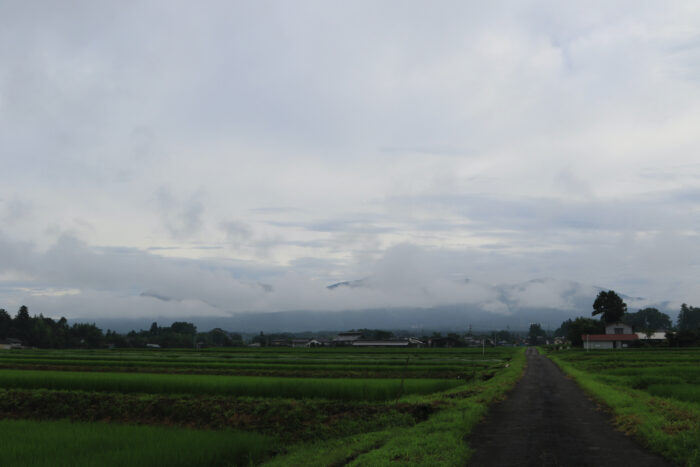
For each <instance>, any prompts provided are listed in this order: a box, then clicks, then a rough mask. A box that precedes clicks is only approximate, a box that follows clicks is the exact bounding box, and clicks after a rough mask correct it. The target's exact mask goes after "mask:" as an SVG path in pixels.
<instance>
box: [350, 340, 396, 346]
mask: <svg viewBox="0 0 700 467" xmlns="http://www.w3.org/2000/svg"><path fill="white" fill-rule="evenodd" d="M352 346H353V347H408V341H407V340H401V341H365V340H356V341H354V342H353V343H352Z"/></svg>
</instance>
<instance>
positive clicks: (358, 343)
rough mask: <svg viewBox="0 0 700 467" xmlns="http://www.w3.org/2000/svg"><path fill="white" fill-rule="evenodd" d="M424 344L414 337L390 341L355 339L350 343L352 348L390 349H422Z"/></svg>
mask: <svg viewBox="0 0 700 467" xmlns="http://www.w3.org/2000/svg"><path fill="white" fill-rule="evenodd" d="M424 345H425V344H424V343H423V342H422V341H420V340H418V339H416V338H415V337H409V338H408V339H391V340H364V339H357V340H355V341H353V342H352V346H353V347H384V348H388V347H392V348H406V347H423V346H424Z"/></svg>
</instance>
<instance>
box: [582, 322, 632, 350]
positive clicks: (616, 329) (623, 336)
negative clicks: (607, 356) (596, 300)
mask: <svg viewBox="0 0 700 467" xmlns="http://www.w3.org/2000/svg"><path fill="white" fill-rule="evenodd" d="M581 339H582V340H583V348H584V349H587V350H590V349H624V348H625V347H628V346H629V344H630V343H632V342H634V341H636V340H637V339H638V337H637V334H635V333H634V332H633V331H632V328H631V327H630V326H628V325H627V324H624V323H611V324H608V325H607V326H605V334H583V335H582V336H581Z"/></svg>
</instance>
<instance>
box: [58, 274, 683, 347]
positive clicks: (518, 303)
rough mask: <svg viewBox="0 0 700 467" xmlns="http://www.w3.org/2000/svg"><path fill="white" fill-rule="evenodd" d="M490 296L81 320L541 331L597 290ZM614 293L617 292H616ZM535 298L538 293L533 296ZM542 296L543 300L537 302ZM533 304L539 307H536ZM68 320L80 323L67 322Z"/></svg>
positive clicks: (569, 284) (583, 312)
mask: <svg viewBox="0 0 700 467" xmlns="http://www.w3.org/2000/svg"><path fill="white" fill-rule="evenodd" d="M343 287H348V288H351V289H352V288H362V287H371V281H369V280H367V279H360V280H353V281H343V282H338V283H334V284H331V285H329V286H328V287H327V288H328V289H329V290H337V289H339V288H343ZM487 287H490V288H491V292H492V295H493V296H496V297H498V302H497V304H498V306H499V307H500V308H499V311H493V310H492V309H489V306H491V305H492V303H463V304H459V303H458V304H445V305H439V306H433V307H427V308H425V307H424V308H419V307H377V308H367V309H359V310H346V311H309V310H292V311H274V312H231V313H230V315H229V316H218V317H212V316H209V317H208V316H181V317H177V318H172V317H165V316H144V317H142V318H139V319H119V318H97V319H94V318H87V321H90V322H92V321H95V322H96V324H97V325H98V326H100V327H101V328H103V329H112V330H116V331H119V332H127V331H130V330H132V329H136V330H138V329H148V327H150V325H151V323H152V322H154V321H156V322H158V324H160V325H168V324H170V323H171V322H173V321H188V322H192V323H194V324H195V325H196V326H197V327H198V328H199V329H200V330H202V331H206V330H210V329H212V328H215V327H219V328H222V329H225V330H227V331H233V332H246V333H251V332H254V333H257V332H260V331H262V332H303V331H323V330H347V329H358V328H377V329H394V330H395V329H405V330H415V331H416V334H420V333H421V332H422V331H423V330H425V331H427V330H430V331H463V330H466V329H468V328H469V327H470V326H471V327H472V329H474V330H495V329H510V330H513V331H518V330H522V331H524V330H527V329H528V328H529V325H530V323H540V324H541V325H542V326H543V328H545V329H551V330H555V329H556V328H558V327H559V325H560V324H561V323H562V322H563V321H565V320H566V319H569V318H575V317H577V316H586V317H590V316H591V312H592V304H593V301H594V300H595V297H596V295H597V293H598V292H599V291H600V290H607V289H604V288H601V287H595V286H587V285H582V284H580V283H577V282H573V281H562V280H554V279H534V280H531V281H527V282H523V283H519V284H505V285H499V286H487ZM618 293H619V292H618ZM538 294H539V295H538ZM142 295H143V296H150V297H153V298H154V299H159V300H163V299H164V297H162V296H160V295H159V294H158V293H157V292H155V291H151V290H149V291H146V292H144V293H143V294H142ZM619 295H620V296H621V297H622V298H623V299H624V300H625V301H626V302H627V303H628V307H629V310H630V311H636V309H637V308H641V307H646V306H655V307H656V308H658V309H659V310H661V311H663V312H665V313H668V314H669V315H671V317H672V318H673V319H675V315H676V313H677V310H671V309H669V303H668V302H662V303H656V304H654V303H649V302H647V301H645V300H644V299H643V298H640V297H630V296H627V295H625V294H623V293H619ZM542 297H544V298H542ZM538 300H540V301H541V302H543V303H544V305H538V304H537V303H538ZM557 300H558V302H561V303H565V304H566V306H564V307H557V306H552V305H549V306H548V305H547V304H546V302H547V301H549V302H550V303H553V302H554V301H557ZM70 321H73V322H75V321H86V319H73V320H70Z"/></svg>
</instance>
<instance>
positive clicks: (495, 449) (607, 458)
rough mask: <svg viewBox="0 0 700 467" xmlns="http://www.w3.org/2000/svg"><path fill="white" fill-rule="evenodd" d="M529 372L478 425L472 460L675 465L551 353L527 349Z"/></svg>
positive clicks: (477, 466) (519, 463)
mask: <svg viewBox="0 0 700 467" xmlns="http://www.w3.org/2000/svg"><path fill="white" fill-rule="evenodd" d="M526 355H527V368H526V370H525V375H524V376H523V378H522V379H521V380H520V382H519V383H518V384H517V386H516V387H515V389H514V390H513V391H512V392H511V393H510V394H509V396H508V398H507V399H506V400H505V401H503V402H500V403H498V404H496V405H495V406H493V407H492V408H491V410H490V411H489V413H488V415H487V417H486V420H485V421H484V422H482V423H481V424H480V425H478V426H477V427H475V429H474V431H473V432H472V435H471V436H470V438H469V444H470V446H472V447H473V448H475V449H476V452H475V454H474V455H473V456H472V458H471V460H470V462H469V465H470V466H475V467H481V466H504V467H510V466H513V467H516V466H517V467H520V466H566V467H570V466H571V467H576V466H595V467H606V466H611V467H620V466H634V467H647V466H648V467H663V466H670V465H671V464H669V463H668V462H667V461H665V460H664V459H662V458H661V457H659V456H656V455H654V454H651V453H649V452H647V451H646V450H645V449H644V448H643V447H642V446H640V445H639V444H638V443H636V442H635V441H634V440H632V439H631V438H629V437H627V436H625V435H624V434H623V433H621V432H619V431H616V430H615V428H614V426H613V425H612V422H611V420H610V417H609V416H607V415H606V414H605V413H604V412H603V411H600V410H598V408H597V406H596V404H595V403H594V402H593V401H592V400H591V399H589V398H588V396H586V395H585V394H584V392H583V391H582V390H581V388H579V387H578V385H577V384H576V383H574V382H573V381H572V380H571V379H568V378H567V377H566V376H565V375H564V373H562V371H561V370H560V369H559V368H558V367H557V366H556V365H555V364H554V363H553V362H552V361H551V360H549V359H548V358H546V357H543V356H541V355H539V354H538V353H537V350H535V349H534V348H529V349H527V353H526Z"/></svg>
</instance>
